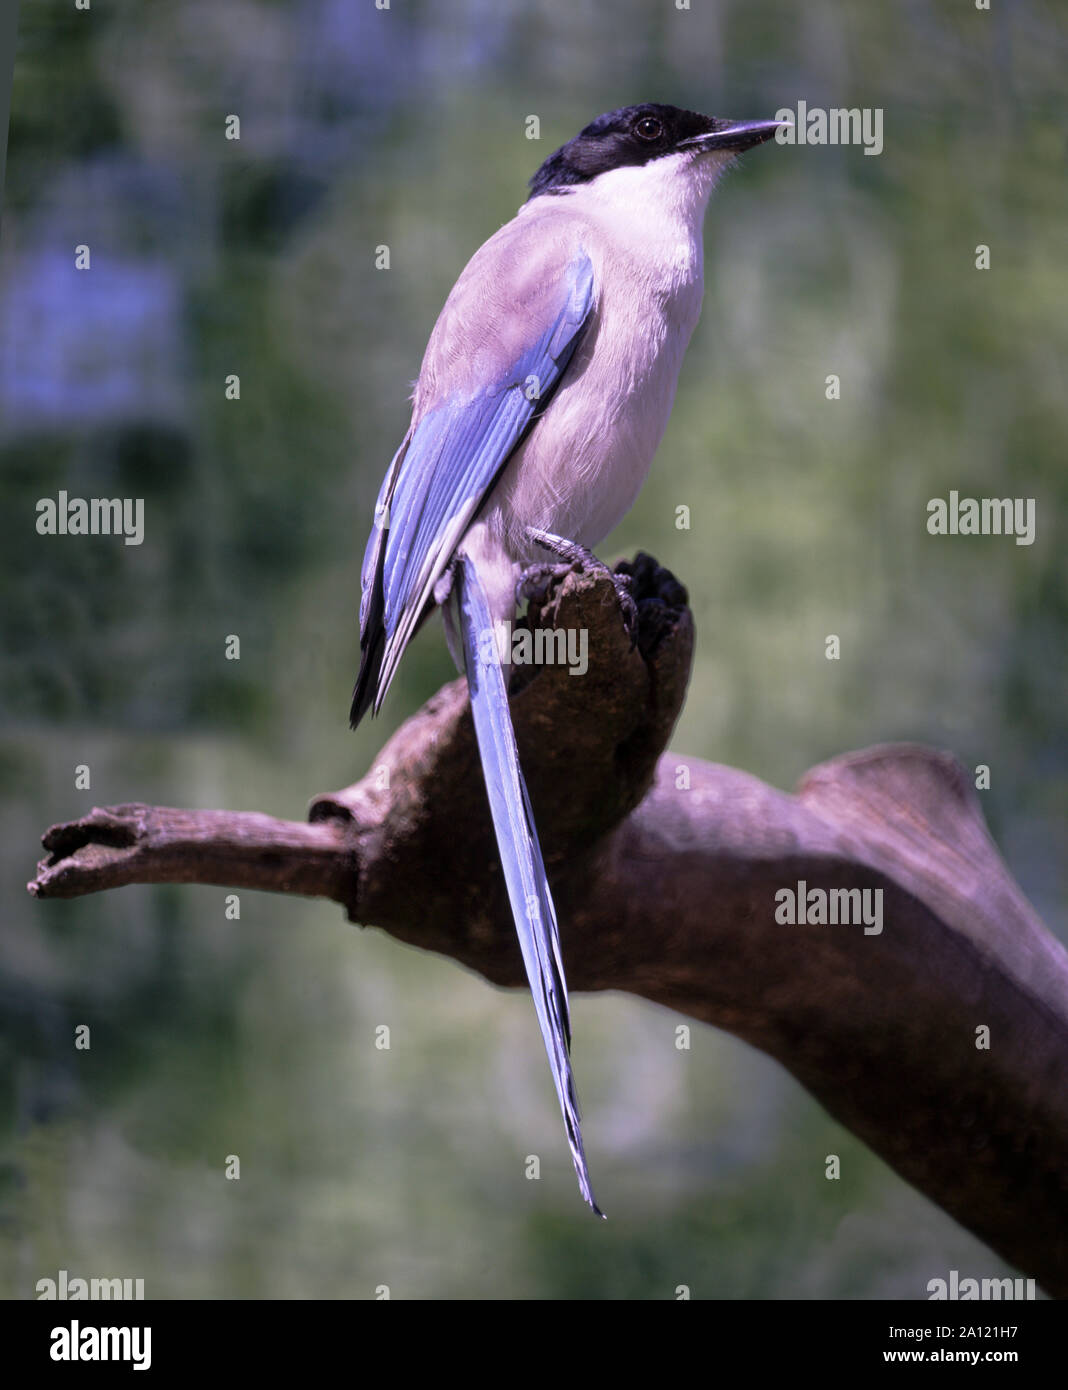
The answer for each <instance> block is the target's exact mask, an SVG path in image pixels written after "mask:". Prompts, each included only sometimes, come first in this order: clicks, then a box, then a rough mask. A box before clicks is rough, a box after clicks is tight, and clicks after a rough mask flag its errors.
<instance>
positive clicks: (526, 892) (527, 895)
mask: <svg viewBox="0 0 1068 1390" xmlns="http://www.w3.org/2000/svg"><path fill="white" fill-rule="evenodd" d="M456 568H457V574H456V581H455V583H454V585H453V602H454V604H455V609H456V610H457V611H458V616H459V628H460V635H461V641H462V644H463V652H464V666H465V668H466V671H467V685H468V689H469V691H470V693H471V713H472V716H473V717H474V721H475V736H476V738H477V739H478V751H479V757H480V758H481V760H482V772H483V776H484V778H485V782H486V792H487V795H488V796H489V803H490V813H491V815H492V817H493V828H494V831H495V832H496V835H497V847H498V849H499V850H500V855H501V867H502V868H503V870H504V881H505V883H506V884H507V886H508V898H509V901H510V903H511V905H512V916H513V917H514V918H515V925H516V931H517V932H518V934H519V945H520V949H521V950H522V952H523V964H524V966H525V967H526V972H527V979H528V980H529V982H530V991H531V993H532V994H533V996H534V1007H535V1009H536V1010H537V1014H538V1023H539V1024H540V1025H541V1035H542V1038H543V1039H544V1042H545V1051H546V1052H547V1053H548V1055H549V1065H550V1067H551V1068H552V1073H553V1081H554V1082H555V1084H556V1094H557V1096H558V1097H559V1099H560V1109H561V1110H562V1111H563V1116H564V1125H565V1127H566V1129H567V1140H568V1144H569V1145H570V1148H571V1159H572V1162H573V1163H574V1165H575V1172H576V1174H577V1175H578V1180H579V1189H580V1190H581V1192H582V1195H583V1197H585V1199H586V1201H587V1202H588V1203H589V1204H590V1206H591V1207H592V1208H593V1210H594V1211H595V1212H596V1213H597V1215H598V1216H603V1215H604V1213H603V1212H602V1211H601V1209H600V1208H599V1207H598V1205H597V1203H596V1202H595V1201H594V1197H593V1191H592V1189H591V1187H590V1174H589V1170H588V1168H587V1166H586V1154H585V1151H584V1150H583V1147H582V1130H581V1129H580V1127H579V1110H578V1101H577V1099H576V1097H575V1083H574V1078H573V1076H572V1074H571V1054H570V1044H571V1020H570V1016H569V1011H568V1001H567V985H566V984H565V982H564V967H563V963H562V961H561V959H560V933H559V929H558V927H557V924H556V909H555V908H554V907H553V900H552V895H551V893H550V892H549V881H548V879H547V878H546V876H545V865H544V863H543V862H542V857H541V846H540V845H539V844H538V832H537V830H536V829H535V827H534V815H533V812H532V811H531V809H530V798H529V796H528V795H527V786H526V782H525V780H524V778H523V771H522V769H521V767H520V766H519V753H518V750H517V748H516V742H515V730H514V729H513V727H512V716H511V713H510V712H509V709H508V692H507V689H506V687H505V682H504V672H503V670H502V669H501V661H500V656H499V654H498V651H497V643H496V640H495V633H494V626H493V617H492V615H491V613H490V609H489V603H488V602H487V599H486V592H485V590H484V588H483V587H482V581H481V580H480V579H479V576H478V571H477V569H476V568H475V566H474V565H473V564H472V563H471V561H470V559H469V558H468V557H467V556H466V555H461V556H460V558H459V560H458V561H457V566H456Z"/></svg>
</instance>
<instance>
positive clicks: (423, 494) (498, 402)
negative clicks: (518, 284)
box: [352, 252, 594, 726]
mask: <svg viewBox="0 0 1068 1390" xmlns="http://www.w3.org/2000/svg"><path fill="white" fill-rule="evenodd" d="M593 302H594V283H593V267H592V265H591V263H590V260H589V257H588V256H587V255H586V254H585V252H580V253H579V254H578V255H577V256H576V257H575V258H574V259H573V260H572V261H571V263H570V264H569V265H568V266H567V267H566V271H565V274H564V275H563V276H562V277H561V279H560V282H559V288H558V294H557V297H556V301H555V305H554V306H553V311H552V312H550V313H549V314H548V315H545V314H544V313H543V314H539V315H538V320H539V321H538V323H537V325H536V327H534V328H533V329H532V333H531V341H530V342H529V344H528V345H527V346H526V347H525V348H524V349H523V350H521V351H520V352H518V353H517V355H516V356H515V359H514V360H513V361H512V362H510V363H509V364H508V366H507V367H506V369H505V370H504V371H503V372H501V373H500V374H499V375H498V377H497V379H496V380H494V381H492V382H489V383H487V384H486V386H485V388H480V389H478V390H477V391H475V392H470V391H468V392H466V393H457V394H454V395H447V396H446V397H445V398H444V399H443V400H441V401H440V402H439V403H438V404H436V405H434V406H432V407H431V408H430V409H429V410H427V411H426V412H425V413H424V414H422V415H421V417H420V418H419V419H418V420H417V422H416V423H415V424H414V426H413V428H412V429H411V430H410V431H409V433H408V435H407V436H406V438H405V440H404V443H403V444H402V445H401V447H400V449H399V450H398V451H397V454H396V456H395V457H394V460H393V463H392V465H391V467H390V470H389V472H388V473H387V475H386V479H385V481H384V483H383V485H382V490H381V492H380V493H379V498H378V505H377V506H376V508H375V523H374V528H373V529H372V532H371V536H370V539H369V541H368V544H367V551H366V554H365V556H364V566H363V598H362V601H361V605H360V646H361V649H362V660H361V666H360V674H359V676H358V678H357V681H356V689H355V692H354V694H353V702H352V722H353V725H354V726H355V724H356V723H357V722H358V721H359V719H360V717H361V716H362V715H363V713H364V712H365V711H366V710H367V709H368V708H369V707H372V706H373V708H374V710H375V712H376V713H377V711H378V709H379V707H380V705H381V703H382V700H383V698H384V697H385V694H386V691H387V690H388V688H389V684H390V682H391V681H392V679H393V675H394V673H395V671H396V669H397V663H398V662H399V661H400V658H401V656H402V654H403V652H404V648H405V647H406V646H407V643H408V641H409V639H410V638H411V636H412V633H413V632H414V631H415V628H416V626H417V624H418V622H419V620H420V618H421V617H422V615H423V612H424V611H425V609H426V606H427V604H428V602H429V601H430V597H431V595H432V593H433V589H434V585H435V584H436V582H437V580H438V579H439V578H440V576H441V574H442V572H443V571H444V569H445V567H446V566H447V565H448V563H449V561H450V559H451V558H452V554H453V551H454V550H455V549H456V546H457V544H458V543H459V541H460V540H461V538H462V537H463V535H464V532H465V531H466V530H467V528H468V527H469V526H470V524H471V522H472V520H473V519H474V517H475V515H476V513H477V512H478V509H479V507H480V506H481V504H482V501H483V498H484V497H485V495H486V493H487V492H488V491H489V489H490V488H491V487H492V485H493V482H494V480H495V479H496V477H497V476H498V474H499V473H500V471H501V469H502V468H503V467H504V465H505V463H506V462H507V461H508V458H509V456H510V455H511V454H512V452H513V451H514V450H515V448H516V446H517V445H518V444H519V443H520V441H521V440H522V439H523V437H524V435H525V434H526V432H527V431H528V430H529V429H530V428H531V426H532V425H533V424H534V422H535V421H536V419H537V417H538V414H539V413H540V412H541V411H543V410H544V409H545V407H546V406H547V405H548V403H549V401H550V399H551V397H552V394H553V392H554V391H555V389H556V387H557V386H558V385H559V383H560V379H561V377H562V376H563V374H564V372H565V371H566V369H567V365H568V363H569V362H570V361H571V358H572V356H573V355H574V352H575V349H576V347H577V346H578V343H579V341H580V340H581V337H582V334H583V331H584V329H585V328H586V325H587V323H588V322H589V318H590V313H591V310H592V307H593Z"/></svg>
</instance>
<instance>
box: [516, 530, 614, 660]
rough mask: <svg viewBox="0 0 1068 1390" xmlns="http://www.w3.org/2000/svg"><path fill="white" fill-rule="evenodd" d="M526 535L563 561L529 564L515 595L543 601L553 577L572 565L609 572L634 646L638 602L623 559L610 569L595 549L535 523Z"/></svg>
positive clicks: (597, 571) (597, 572) (600, 572)
mask: <svg viewBox="0 0 1068 1390" xmlns="http://www.w3.org/2000/svg"><path fill="white" fill-rule="evenodd" d="M527 535H528V536H529V537H530V539H531V540H532V541H535V542H536V543H537V544H538V545H540V546H541V547H542V548H543V549H545V550H548V551H551V552H552V554H554V555H559V557H560V559H561V561H562V562H563V563H562V564H559V565H530V566H529V567H528V568H527V569H525V570H524V571H523V573H522V574H521V575H520V576H519V582H518V583H517V585H516V598H517V599H518V600H522V599H531V598H533V599H535V600H537V601H538V602H539V603H542V602H544V600H545V597H546V595H547V594H548V591H549V588H550V586H551V584H552V582H553V580H554V579H557V578H559V577H560V575H561V574H566V573H567V572H568V571H569V570H572V569H584V570H587V571H589V572H590V573H593V574H604V575H607V577H608V578H609V579H610V580H611V581H612V588H613V589H615V591H616V598H617V599H618V600H619V606H620V608H621V609H622V610H623V626H624V627H625V628H626V631H627V636H628V637H629V638H630V645H631V647H632V648H633V647H634V646H635V644H636V643H637V641H638V605H637V604H636V603H635V602H634V595H633V594H632V593H631V586H632V578H631V570H630V569H629V568H628V569H624V567H623V563H621V564H620V566H619V567H618V568H617V569H615V570H612V569H609V567H608V566H607V565H606V564H605V562H604V561H603V560H599V559H598V558H597V556H596V555H595V554H594V553H593V551H592V550H587V548H586V547H585V546H584V545H579V544H578V543H577V542H576V541H569V540H565V539H564V537H563V536H554V535H553V533H552V532H551V531H542V530H539V529H538V528H537V527H536V526H528V527H527Z"/></svg>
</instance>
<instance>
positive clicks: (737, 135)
mask: <svg viewBox="0 0 1068 1390" xmlns="http://www.w3.org/2000/svg"><path fill="white" fill-rule="evenodd" d="M789 124H790V122H789V121H717V122H716V125H717V127H718V128H717V129H716V130H710V131H708V132H707V134H705V135H694V136H692V137H691V138H690V139H689V140H683V141H682V142H681V144H680V146H679V148H680V149H692V150H701V151H705V150H730V151H731V152H732V153H733V154H741V152H742V150H750V149H752V148H753V146H754V145H762V144H763V143H764V141H765V140H770V139H771V138H772V136H773V135H774V134H775V132H776V131H777V130H781V129H782V128H783V127H785V126H788V125H789Z"/></svg>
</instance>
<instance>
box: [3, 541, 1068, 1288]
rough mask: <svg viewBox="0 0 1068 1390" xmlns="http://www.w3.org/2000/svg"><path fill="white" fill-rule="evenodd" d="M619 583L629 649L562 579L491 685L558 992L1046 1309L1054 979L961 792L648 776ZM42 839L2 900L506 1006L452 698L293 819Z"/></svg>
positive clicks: (1057, 1163) (104, 829) (1057, 1044)
mask: <svg viewBox="0 0 1068 1390" xmlns="http://www.w3.org/2000/svg"><path fill="white" fill-rule="evenodd" d="M637 570H638V575H637V584H638V590H639V595H638V596H639V599H640V605H639V606H640V612H641V617H642V625H641V635H640V640H639V643H638V646H637V648H635V649H633V650H632V649H631V646H630V643H629V640H628V639H627V637H626V635H625V634H624V632H623V630H622V627H621V624H620V622H619V613H618V608H617V606H616V600H615V595H614V592H613V590H612V588H611V586H610V585H609V584H608V583H607V581H606V580H604V579H603V578H597V577H591V576H587V575H579V574H570V575H568V577H567V579H566V581H565V582H564V583H563V584H562V585H558V586H556V587H555V588H554V589H553V590H552V591H551V593H550V594H549V596H548V597H547V599H546V601H545V602H544V604H542V605H534V608H533V612H532V621H533V623H534V625H535V626H536V627H543V628H550V629H568V628H571V629H585V630H586V631H587V633H588V636H589V654H590V661H589V669H588V671H587V672H586V673H585V674H584V675H582V676H572V675H570V674H569V673H568V669H567V667H566V666H542V667H538V668H536V669H533V668H525V667H524V668H520V667H517V668H515V669H514V674H513V680H512V705H513V714H514V718H515V723H516V730H517V736H518V739H519V745H520V751H521V755H522V759H523V764H524V767H525V769H526V771H527V777H528V781H529V783H530V791H531V798H532V801H533V804H534V809H535V814H536V817H537V821H538V824H539V827H540V828H541V832H542V839H543V849H544V851H545V856H546V862H547V866H548V870H549V876H550V879H551V881H552V885H553V892H554V895H555V897H556V900H557V906H558V910H559V915H560V921H561V924H562V925H561V932H562V937H563V949H564V958H565V963H566V967H567V972H568V979H569V983H570V985H571V988H572V989H573V990H596V989H622V990H629V991H630V992H632V993H635V994H639V995H643V996H644V997H646V998H648V999H652V1000H655V1001H657V1002H658V1003H661V1004H664V1005H667V1006H668V1007H670V1008H672V1009H677V1010H679V1011H681V1012H682V1013H685V1014H688V1015H691V1016H693V1017H695V1018H698V1019H702V1020H704V1021H706V1022H708V1023H712V1024H715V1025H717V1026H718V1027H721V1028H725V1029H728V1030H729V1031H731V1032H733V1033H735V1034H737V1035H738V1036H739V1037H742V1038H744V1039H746V1040H747V1041H748V1042H750V1043H752V1044H754V1045H755V1046H757V1047H760V1048H762V1049H763V1050H764V1051H765V1052H768V1053H770V1054H771V1055H772V1056H773V1057H775V1058H777V1059H778V1060H779V1061H780V1062H781V1063H782V1064H783V1066H785V1067H786V1068H787V1069H788V1070H789V1071H790V1072H792V1073H793V1075H794V1076H795V1077H797V1079H798V1080H799V1081H800V1082H801V1083H802V1084H803V1085H804V1086H805V1087H807V1089H808V1090H809V1091H811V1092H812V1094H813V1095H814V1096H816V1097H817V1098H818V1099H819V1100H820V1101H821V1103H822V1104H823V1105H824V1106H825V1107H826V1108H827V1109H828V1110H829V1111H830V1112H831V1114H833V1115H835V1116H836V1117H837V1118H838V1119H839V1120H840V1121H841V1122H842V1123H843V1124H844V1125H846V1126H847V1127H848V1128H849V1129H851V1130H852V1131H853V1132H854V1133H856V1134H858V1135H860V1136H861V1137H862V1138H863V1139H864V1140H865V1141H866V1142H867V1143H868V1144H869V1145H870V1146H871V1147H872V1149H874V1150H875V1152H877V1153H878V1154H880V1155H881V1156H882V1157H883V1158H884V1159H885V1160H886V1161H887V1162H888V1163H890V1164H891V1165H892V1166H893V1167H894V1168H895V1169H896V1170H897V1171H898V1172H899V1173H901V1174H902V1175H903V1176H904V1177H905V1178H907V1179H908V1180H909V1181H910V1182H911V1183H913V1184H914V1185H915V1186H916V1187H917V1188H919V1189H920V1190H921V1191H922V1192H924V1193H926V1194H927V1196H929V1197H930V1198H931V1199H932V1200H933V1201H935V1202H937V1203H939V1205H941V1206H942V1207H943V1208H945V1210H946V1211H948V1212H950V1213H951V1214H952V1215H953V1216H954V1217H956V1219H957V1220H959V1221H960V1222H961V1223H962V1224H963V1225H965V1226H966V1227H968V1228H969V1229H971V1230H972V1231H974V1232H975V1233H976V1234H977V1235H978V1236H980V1237H981V1238H982V1239H983V1240H985V1241H986V1242H988V1244H990V1245H991V1246H992V1247H993V1248H994V1249H995V1250H997V1251H998V1252H999V1253H1000V1254H1002V1255H1003V1256H1004V1257H1005V1258H1006V1259H1007V1260H1008V1261H1010V1262H1011V1263H1012V1264H1014V1265H1016V1266H1017V1267H1018V1268H1020V1269H1022V1270H1024V1271H1025V1272H1026V1273H1027V1274H1028V1275H1031V1276H1033V1277H1035V1278H1036V1279H1037V1280H1039V1282H1040V1283H1041V1284H1042V1285H1043V1286H1044V1287H1045V1288H1046V1289H1047V1290H1048V1291H1049V1292H1051V1293H1053V1294H1055V1295H1058V1296H1068V955H1066V953H1065V951H1064V950H1063V948H1062V947H1061V946H1060V945H1059V944H1058V943H1057V941H1056V940H1055V939H1054V938H1053V937H1052V936H1051V935H1050V933H1049V932H1048V931H1047V930H1046V928H1045V927H1044V926H1043V924H1042V923H1041V922H1040V921H1039V919H1038V918H1037V916H1036V914H1035V913H1034V911H1033V910H1032V908H1031V907H1030V905H1029V904H1028V903H1027V901H1026V899H1025V898H1024V896H1023V894H1022V893H1021V891H1020V889H1019V888H1018V886H1017V885H1016V883H1015V882H1014V881H1013V879H1012V877H1011V875H1010V874H1009V872H1008V871H1007V869H1006V868H1005V865H1004V864H1003V862H1002V861H1001V858H1000V857H999V855H998V853H997V850H996V848H995V846H994V844H993V842H992V841H991V839H990V837H989V835H988V833H987V831H986V827H985V824H984V821H983V817H982V813H981V811H980V809H979V804H978V797H977V795H976V793H975V791H974V789H973V788H972V786H971V783H970V781H969V779H968V778H967V776H966V775H965V774H964V772H963V770H962V769H961V768H960V766H959V765H958V764H957V763H956V762H955V761H954V759H953V758H951V757H950V756H949V755H947V754H943V753H937V752H934V751H932V750H929V749H925V748H920V747H914V746H909V745H906V746H898V747H886V748H873V749H869V750H866V751H864V752H860V753H851V754H847V755H845V756H843V757H840V758H836V759H834V760H833V761H831V762H829V763H825V764H823V765H822V766H820V767H818V768H816V769H814V770H813V771H812V772H810V773H809V774H808V775H807V776H806V777H805V779H804V780H803V782H802V784H801V787H800V789H799V791H798V793H797V795H795V796H791V795H788V794H786V793H783V792H780V791H776V790H775V789H773V788H771V787H769V786H766V785H765V784H763V783H761V782H759V781H757V780H756V779H755V778H753V777H750V776H748V775H747V774H745V773H743V772H738V771H734V770H732V769H730V768H727V767H720V766H716V765H713V764H709V763H703V762H700V761H698V760H697V759H693V758H687V757H685V756H682V755H678V754H673V753H662V749H663V748H664V746H665V744H666V742H667V739H668V737H669V736H670V733H671V729H672V728H673V726H674V723H675V721H676V718H677V716H678V712H679V710H680V709H681V706H682V701H683V696H684V693H685V687H686V682H687V679H688V676H689V668H690V657H691V648H692V634H693V628H692V622H691V618H690V614H689V610H688V609H687V608H686V605H685V595H684V593H683V592H682V590H681V589H680V587H679V586H678V585H677V584H675V582H674V581H673V580H672V579H671V577H670V576H668V575H666V573H665V572H664V571H659V570H657V569H656V568H655V566H653V565H652V562H649V561H647V560H645V559H642V560H640V561H639V563H638V565H637ZM44 845H45V848H46V849H47V850H48V851H49V854H48V858H47V859H45V860H43V861H42V862H41V864H40V865H39V869H38V876H37V878H36V879H35V881H34V882H33V883H31V884H30V885H29V887H30V891H31V892H33V893H35V894H37V895H38V896H40V897H75V896H78V895H79V894H82V893H90V892H97V891H100V890H102V889H105V888H114V887H118V886H120V885H122V884H127V883H158V882H172V883H173V882H196V883H217V884H223V885H232V886H236V887H249V888H263V889H271V890H273V891H277V892H288V893H302V894H309V895H320V896H325V897H328V898H331V899H333V900H335V901H337V902H339V903H342V904H343V905H344V906H345V908H346V910H347V911H348V914H349V916H350V917H351V918H352V919H353V920H354V921H358V922H363V923H374V924H376V925H378V926H380V927H382V928H384V929H385V930H386V931H389V932H391V933H392V934H393V935H395V936H397V937H400V938H402V939H403V940H405V941H409V942H412V943H414V944H416V945H419V946H423V947H425V948H427V949H431V950H435V951H439V952H442V953H444V954H446V955H451V956H453V957H455V958H456V959H458V960H461V961H463V962H464V963H465V964H467V965H469V966H471V967H472V968H474V969H476V970H478V971H480V972H481V973H482V974H483V975H485V976H486V977H487V978H488V979H490V980H492V981H494V982H495V983H497V984H501V985H522V984H523V983H524V976H523V969H522V963H521V960H520V956H519V951H518V948H517V945H516V941H515V935H514V931H513V928H512V925H511V918H510V915H509V911H508V905H507V899H506V895H505V891H504V886H503V883H502V881H501V875H500V871H499V868H498V865H497V857H496V853H495V847H494V842H493V836H492V829H491V826H490V822H489V815H488V811H487V807H486V802H485V794H484V791H483V789H482V785H481V782H480V778H479V772H478V758H477V753H476V751H475V744H474V736H473V731H472V727H471V720H470V712H469V709H468V705H467V698H466V690H465V686H464V682H463V681H462V680H461V681H456V682H454V683H452V684H451V685H448V686H446V687H444V689H442V690H441V691H439V692H438V694H437V695H436V696H434V698H433V699H432V700H430V701H429V702H428V704H427V705H426V706H425V707H424V708H423V709H422V710H421V711H420V712H419V713H418V714H417V715H416V716H415V717H414V718H413V719H411V720H409V721H408V722H407V723H406V724H405V725H404V726H403V727H402V728H401V729H400V730H399V731H398V732H397V734H396V735H395V736H394V737H393V738H392V739H391V740H390V742H389V743H388V744H387V745H386V747H385V748H384V749H383V751H382V753H381V754H380V755H379V758H378V759H377V761H376V764H375V767H373V768H372V769H371V771H370V772H369V774H368V775H367V777H365V778H364V779H363V780H362V781H361V782H358V783H356V784H355V785H354V786H351V787H348V788H346V789H345V790H344V791H341V792H337V793H335V794H332V795H329V796H322V797H318V798H316V800H315V801H314V802H313V803H312V807H311V824H303V823H297V822H289V821H278V820H274V819H272V818H271V817H268V816H263V815H258V814H251V813H249V814H243V813H233V812H224V811H200V812H194V811H180V810H172V809H169V808H166V807H147V806H141V805H133V806H117V807H112V808H109V809H104V810H99V809H97V810H94V811H93V812H91V813H90V815H88V816H86V817H84V818H83V819H81V820H78V821H74V822H71V823H70V824H66V825H60V826H54V827H53V828H52V829H51V830H49V831H48V832H47V834H46V835H45V837H44ZM799 883H803V884H805V885H806V886H807V890H808V891H809V892H811V891H812V890H825V891H826V892H828V893H829V892H831V891H832V890H836V889H845V890H854V889H859V890H865V889H867V890H881V893H882V917H881V926H882V929H881V931H879V932H878V933H876V932H874V930H871V931H869V932H867V933H866V932H865V930H864V926H863V925H861V924H852V925H846V924H840V925H822V924H813V923H811V922H810V923H809V924H801V925H798V924H795V925H787V924H784V923H783V922H781V921H779V920H776V918H777V912H776V908H777V899H776V895H777V894H780V893H781V891H782V890H784V889H786V890H797V886H798V884H799ZM874 901H876V900H875V899H869V902H874ZM779 915H781V914H779ZM984 1028H986V1029H989V1039H990V1042H989V1047H988V1048H985V1049H984V1048H981V1047H979V1046H977V1039H978V1038H979V1037H980V1036H981V1034H979V1033H978V1032H977V1030H981V1029H984ZM812 1161H813V1164H814V1165H817V1164H822V1161H823V1156H822V1155H814V1156H813V1160H812ZM976 1272H977V1273H980V1274H981V1273H982V1271H976ZM937 1273H939V1272H938V1271H932V1274H933V1275H934V1274H937Z"/></svg>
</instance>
